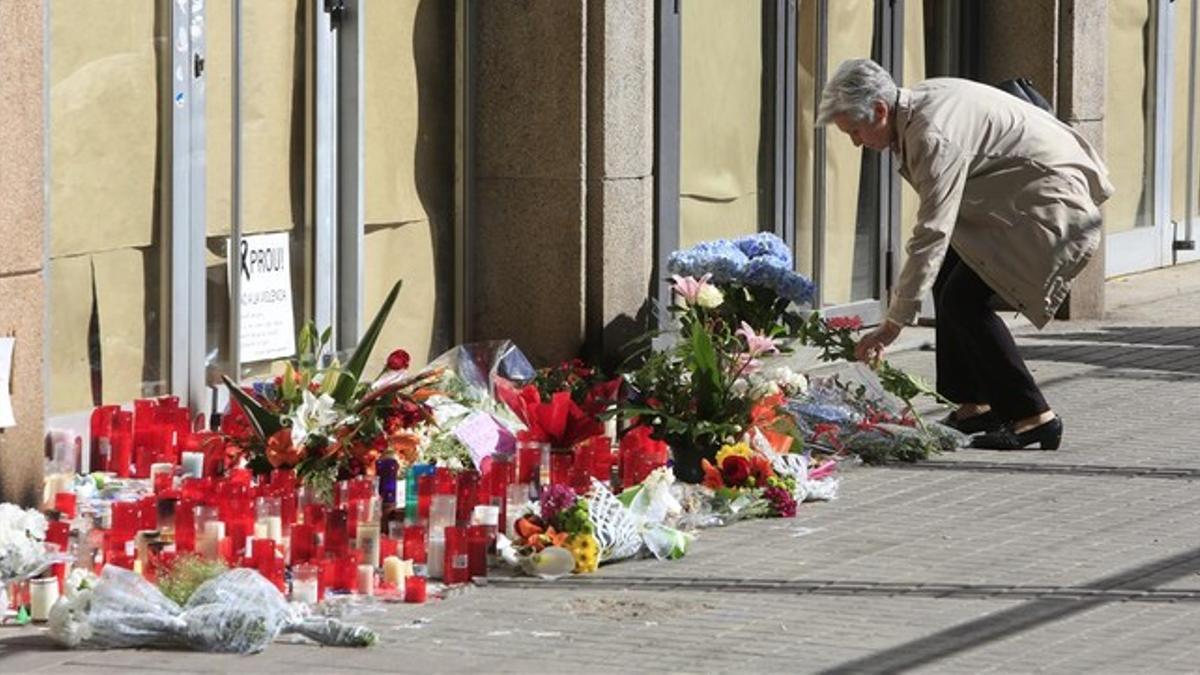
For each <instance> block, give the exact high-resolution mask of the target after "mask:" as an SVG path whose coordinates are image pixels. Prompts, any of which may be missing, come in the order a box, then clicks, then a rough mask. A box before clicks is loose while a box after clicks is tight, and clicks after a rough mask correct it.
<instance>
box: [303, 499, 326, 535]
mask: <svg viewBox="0 0 1200 675" xmlns="http://www.w3.org/2000/svg"><path fill="white" fill-rule="evenodd" d="M304 522H305V524H308V525H312V526H313V527H315V528H316V529H317V531H324V527H325V507H324V506H322V505H320V504H305V505H304Z"/></svg>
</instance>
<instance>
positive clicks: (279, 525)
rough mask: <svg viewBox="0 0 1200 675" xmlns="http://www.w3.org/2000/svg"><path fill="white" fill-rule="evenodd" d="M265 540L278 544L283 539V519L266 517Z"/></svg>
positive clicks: (280, 517)
mask: <svg viewBox="0 0 1200 675" xmlns="http://www.w3.org/2000/svg"><path fill="white" fill-rule="evenodd" d="M267 539H271V540H273V541H276V542H278V541H279V540H281V539H283V517H282V516H267Z"/></svg>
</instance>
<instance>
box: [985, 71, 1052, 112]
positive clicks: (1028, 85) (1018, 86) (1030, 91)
mask: <svg viewBox="0 0 1200 675" xmlns="http://www.w3.org/2000/svg"><path fill="white" fill-rule="evenodd" d="M996 86H997V87H998V88H1000V89H1003V90H1004V91H1007V92H1008V93H1010V94H1012V95H1013V96H1016V97H1017V98H1019V99H1021V100H1022V101H1025V102H1026V103H1032V104H1033V105H1035V106H1037V107H1039V108H1041V109H1042V110H1045V111H1046V112H1049V113H1053V112H1054V108H1053V107H1051V106H1050V102H1049V101H1047V100H1046V97H1045V96H1042V94H1041V92H1039V91H1038V90H1037V89H1036V88H1035V87H1034V86H1033V82H1030V81H1029V78H1027V77H1016V78H1013V79H1011V80H1004V81H1003V82H1001V83H1000V84H997V85H996Z"/></svg>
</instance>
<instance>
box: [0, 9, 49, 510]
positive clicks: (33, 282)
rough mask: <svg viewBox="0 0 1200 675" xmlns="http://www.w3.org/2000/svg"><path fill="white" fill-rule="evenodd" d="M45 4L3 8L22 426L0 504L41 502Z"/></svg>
mask: <svg viewBox="0 0 1200 675" xmlns="http://www.w3.org/2000/svg"><path fill="white" fill-rule="evenodd" d="M42 16H43V2H42V0H24V1H23V2H0V120H3V121H2V122H0V148H3V149H4V150H3V151H2V152H0V186H2V187H0V241H2V242H4V255H3V256H0V298H3V301H2V302H0V335H12V336H15V337H16V348H15V349H14V352H13V368H12V373H11V380H10V381H11V392H12V400H13V413H14V416H15V417H16V422H17V424H16V426H15V427H10V428H8V429H0V502H15V503H18V504H21V505H24V506H34V505H36V504H37V503H39V502H40V501H41V492H42V490H41V487H42V485H41V484H42V456H43V449H42V448H43V441H42V439H43V432H42V427H43V424H44V422H43V414H44V408H43V374H42V373H43V369H42V344H43V325H44V320H45V305H44V300H43V297H44V286H45V282H44V278H43V269H42V266H43V238H44V227H45V206H44V203H45V202H44V196H43V176H44V157H45V152H44V138H45V137H44V135H43V134H44V128H43V123H44V115H43V110H44V105H43V104H44V98H43V95H42V89H43V74H42V73H43V64H44V60H43V53H42V44H43V40H42V38H43V33H44V30H45V29H44V25H43V21H42Z"/></svg>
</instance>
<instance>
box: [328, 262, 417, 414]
mask: <svg viewBox="0 0 1200 675" xmlns="http://www.w3.org/2000/svg"><path fill="white" fill-rule="evenodd" d="M400 284H401V281H399V280H398V281H396V284H395V285H394V286H392V290H391V292H389V293H388V295H387V299H385V300H384V301H383V305H382V306H381V307H380V308H379V312H378V313H377V314H375V318H374V319H373V320H372V321H371V325H370V326H368V327H367V331H366V332H365V333H363V336H362V339H361V340H359V341H358V346H357V347H355V348H354V354H353V355H352V356H351V357H350V360H349V361H347V362H346V366H345V368H343V369H342V373H341V376H340V377H339V378H338V384H337V388H335V389H334V391H333V399H334V400H335V401H337V402H338V403H347V402H349V401H350V398H351V397H352V396H354V389H355V387H357V386H358V380H359V378H360V377H362V371H363V368H366V367H367V359H368V358H370V356H371V350H373V349H374V348H375V341H376V340H378V339H379V333H380V332H381V331H383V324H384V322H385V321H387V317H388V314H389V313H390V312H391V311H392V305H393V304H395V302H396V296H397V295H398V294H399V293H400Z"/></svg>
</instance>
